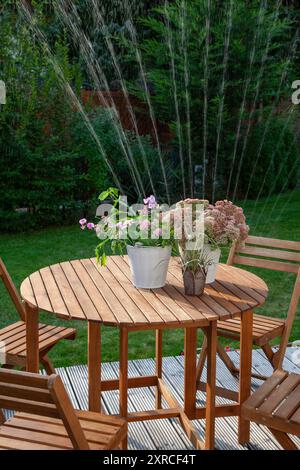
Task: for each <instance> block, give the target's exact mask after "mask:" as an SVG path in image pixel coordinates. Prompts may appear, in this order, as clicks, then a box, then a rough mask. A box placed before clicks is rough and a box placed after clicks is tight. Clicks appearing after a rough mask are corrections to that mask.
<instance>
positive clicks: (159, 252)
mask: <svg viewBox="0 0 300 470" xmlns="http://www.w3.org/2000/svg"><path fill="white" fill-rule="evenodd" d="M127 253H128V257H129V260H130V269H131V276H132V283H133V285H134V286H135V287H138V288H140V289H158V288H160V287H163V286H164V285H165V283H166V278H167V273H168V267H169V261H170V258H171V253H172V248H171V247H170V246H165V247H161V246H143V245H140V244H136V245H134V246H131V245H127Z"/></svg>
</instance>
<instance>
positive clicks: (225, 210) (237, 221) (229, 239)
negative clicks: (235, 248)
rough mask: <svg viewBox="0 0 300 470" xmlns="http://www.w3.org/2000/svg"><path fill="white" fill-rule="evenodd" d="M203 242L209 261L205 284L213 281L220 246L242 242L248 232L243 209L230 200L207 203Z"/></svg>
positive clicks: (218, 259) (219, 254)
mask: <svg viewBox="0 0 300 470" xmlns="http://www.w3.org/2000/svg"><path fill="white" fill-rule="evenodd" d="M204 231H205V244H204V251H205V253H206V257H207V258H209V259H210V263H209V266H208V269H207V274H206V284H211V283H212V282H214V281H215V278H216V272H217V268H218V264H219V261H220V256H221V248H222V247H226V246H227V247H228V246H231V244H232V243H233V242H238V243H241V244H242V243H243V242H244V241H245V240H246V238H247V236H248V233H249V227H248V225H246V219H245V216H244V213H243V209H242V208H241V207H238V206H236V205H234V204H233V203H232V202H231V201H227V200H224V201H217V202H216V203H215V204H214V205H212V204H209V205H208V206H207V207H206V209H205V212H204Z"/></svg>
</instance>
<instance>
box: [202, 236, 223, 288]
mask: <svg viewBox="0 0 300 470" xmlns="http://www.w3.org/2000/svg"><path fill="white" fill-rule="evenodd" d="M203 251H204V255H205V258H206V259H207V260H208V266H207V273H206V282H205V283H206V284H212V283H213V282H215V280H216V273H217V268H218V264H219V262H220V258H221V249H220V248H214V249H213V248H212V245H210V244H209V243H205V244H204V246H203Z"/></svg>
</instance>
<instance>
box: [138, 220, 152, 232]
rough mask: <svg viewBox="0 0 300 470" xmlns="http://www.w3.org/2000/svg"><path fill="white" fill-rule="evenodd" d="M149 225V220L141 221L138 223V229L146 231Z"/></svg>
mask: <svg viewBox="0 0 300 470" xmlns="http://www.w3.org/2000/svg"><path fill="white" fill-rule="evenodd" d="M149 225H150V222H149V220H147V219H145V220H142V221H141V223H140V229H141V230H147V229H148V228H149Z"/></svg>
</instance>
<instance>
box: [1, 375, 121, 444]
mask: <svg viewBox="0 0 300 470" xmlns="http://www.w3.org/2000/svg"><path fill="white" fill-rule="evenodd" d="M1 408H8V409H11V410H14V411H16V413H15V414H14V416H13V417H12V418H9V419H7V420H5V418H4V414H3V413H2V424H1V425H0V449H1V450H3V449H10V450H73V449H77V450H104V449H108V450H110V449H116V448H117V447H119V445H120V444H121V442H122V440H124V439H125V438H126V436H127V423H126V421H125V420H123V419H120V418H117V417H114V416H107V415H101V414H100V413H94V412H90V411H76V410H74V408H73V405H72V403H71V401H70V398H69V396H68V394H67V392H66V390H65V387H64V385H63V383H62V381H61V379H60V377H59V376H58V375H55V374H53V375H50V376H43V375H38V374H30V373H28V372H19V371H14V370H5V369H2V370H0V409H1ZM0 419H1V417H0Z"/></svg>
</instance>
